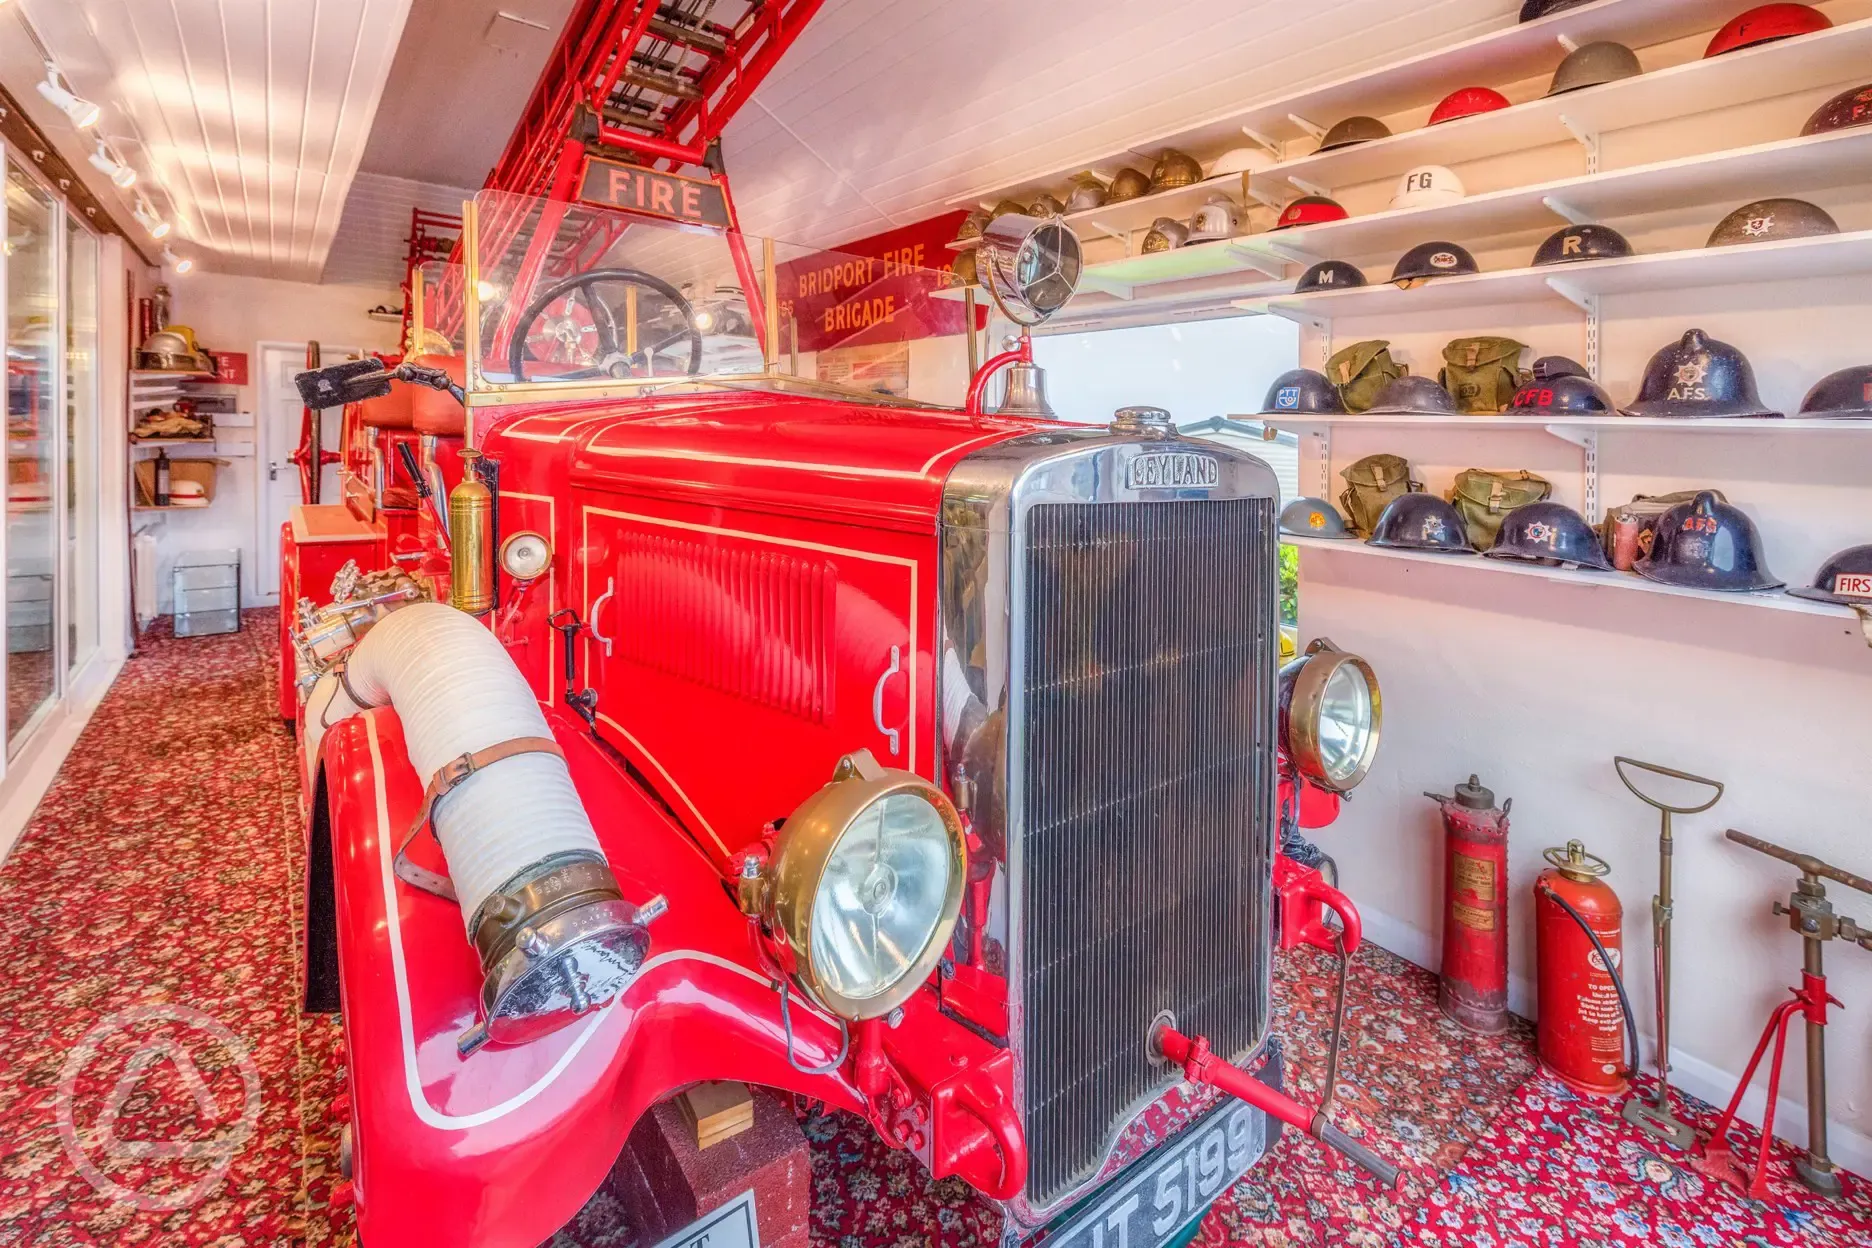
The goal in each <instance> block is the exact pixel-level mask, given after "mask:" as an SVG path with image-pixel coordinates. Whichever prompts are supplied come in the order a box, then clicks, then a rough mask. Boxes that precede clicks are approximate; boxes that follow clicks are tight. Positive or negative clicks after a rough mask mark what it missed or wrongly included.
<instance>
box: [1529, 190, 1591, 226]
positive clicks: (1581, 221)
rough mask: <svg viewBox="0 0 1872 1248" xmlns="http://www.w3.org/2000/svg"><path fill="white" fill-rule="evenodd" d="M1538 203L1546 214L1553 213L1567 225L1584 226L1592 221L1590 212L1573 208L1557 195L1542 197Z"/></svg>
mask: <svg viewBox="0 0 1872 1248" xmlns="http://www.w3.org/2000/svg"><path fill="white" fill-rule="evenodd" d="M1540 202H1541V203H1542V204H1543V205H1544V206H1545V207H1546V209H1547V211H1548V212H1551V213H1553V214H1554V216H1556V217H1559V218H1560V219H1561V220H1562V221H1565V222H1566V223H1567V224H1568V225H1586V224H1587V223H1589V222H1590V221H1592V219H1593V216H1592V214H1591V213H1590V212H1585V211H1582V210H1581V209H1578V208H1575V207H1574V206H1573V205H1572V204H1569V203H1567V202H1566V200H1564V199H1561V198H1560V197H1559V196H1557V195H1543V196H1541V201H1540Z"/></svg>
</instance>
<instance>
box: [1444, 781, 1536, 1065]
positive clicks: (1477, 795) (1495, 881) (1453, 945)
mask: <svg viewBox="0 0 1872 1248" xmlns="http://www.w3.org/2000/svg"><path fill="white" fill-rule="evenodd" d="M1424 796H1425V797H1427V798H1429V799H1430V800H1431V801H1433V802H1435V803H1436V804H1437V805H1438V806H1439V807H1440V808H1441V809H1442V812H1443V833H1444V837H1443V845H1444V872H1443V897H1444V913H1443V974H1442V983H1441V985H1440V986H1439V987H1438V989H1437V1005H1438V1007H1439V1008H1441V1009H1442V1011H1443V1012H1444V1013H1445V1014H1447V1015H1449V1017H1451V1018H1453V1019H1455V1020H1456V1022H1458V1023H1460V1024H1461V1025H1463V1026H1464V1027H1467V1028H1469V1030H1471V1031H1480V1032H1485V1033H1494V1032H1499V1031H1503V1030H1505V1029H1506V1028H1507V1026H1508V808H1509V807H1510V806H1512V805H1513V804H1514V802H1513V799H1510V800H1509V801H1507V802H1504V803H1502V806H1501V808H1500V809H1499V810H1498V809H1496V807H1495V794H1494V793H1493V792H1491V791H1490V790H1488V789H1487V788H1484V787H1483V785H1482V783H1481V782H1480V781H1479V780H1477V779H1476V778H1475V777H1474V776H1470V777H1469V783H1467V784H1459V785H1457V786H1456V793H1455V796H1453V797H1444V796H1442V795H1441V794H1438V793H1428V792H1427V793H1425V794H1424Z"/></svg>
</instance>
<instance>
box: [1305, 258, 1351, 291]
mask: <svg viewBox="0 0 1872 1248" xmlns="http://www.w3.org/2000/svg"><path fill="white" fill-rule="evenodd" d="M1363 285H1365V274H1364V273H1363V272H1362V271H1360V269H1359V267H1358V266H1357V265H1355V264H1348V263H1346V262H1345V261H1344V260H1322V261H1320V262H1319V263H1318V264H1316V265H1313V266H1312V267H1311V268H1309V269H1308V270H1307V271H1306V272H1304V273H1302V274H1301V275H1300V280H1299V281H1298V282H1295V283H1294V294H1296V295H1304V294H1309V293H1311V292H1313V291H1316V290H1351V289H1353V288H1355V287H1358V286H1363Z"/></svg>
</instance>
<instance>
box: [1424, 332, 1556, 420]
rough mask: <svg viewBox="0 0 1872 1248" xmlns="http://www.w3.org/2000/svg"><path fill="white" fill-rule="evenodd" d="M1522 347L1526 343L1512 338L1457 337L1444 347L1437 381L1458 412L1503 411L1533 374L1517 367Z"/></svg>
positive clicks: (1483, 412)
mask: <svg viewBox="0 0 1872 1248" xmlns="http://www.w3.org/2000/svg"><path fill="white" fill-rule="evenodd" d="M1525 350H1527V344H1526V343H1521V342H1516V341H1515V340H1514V339H1512V338H1458V339H1456V340H1455V341H1454V342H1452V343H1450V344H1449V345H1448V346H1446V347H1444V348H1443V371H1442V372H1440V373H1438V374H1437V380H1438V381H1440V382H1442V383H1443V388H1444V389H1445V390H1448V391H1449V392H1450V394H1451V395H1452V396H1453V397H1454V398H1455V400H1456V407H1457V409H1458V410H1460V411H1464V412H1469V413H1473V414H1475V415H1487V414H1493V413H1495V412H1505V411H1507V410H1508V405H1509V404H1510V403H1512V402H1514V396H1515V391H1516V390H1519V389H1520V388H1521V386H1522V384H1523V383H1524V382H1526V381H1528V380H1529V379H1530V378H1531V377H1532V376H1533V374H1531V373H1526V372H1523V371H1522V370H1521V369H1519V368H1517V367H1516V365H1517V363H1518V362H1519V361H1520V359H1521V353H1522V352H1523V351H1525Z"/></svg>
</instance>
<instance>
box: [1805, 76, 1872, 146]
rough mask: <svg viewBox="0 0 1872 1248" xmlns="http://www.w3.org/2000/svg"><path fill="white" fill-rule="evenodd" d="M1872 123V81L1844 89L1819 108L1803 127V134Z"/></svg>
mask: <svg viewBox="0 0 1872 1248" xmlns="http://www.w3.org/2000/svg"><path fill="white" fill-rule="evenodd" d="M1868 124H1872V82H1869V83H1867V84H1866V85H1865V86H1863V87H1854V88H1853V89H1852V90H1850V91H1842V92H1840V93H1839V94H1838V95H1836V96H1834V97H1833V98H1832V99H1830V100H1828V101H1827V102H1826V103H1824V104H1822V105H1821V106H1820V107H1819V108H1817V109H1815V110H1814V115H1813V116H1811V117H1809V118H1808V119H1807V124H1806V125H1804V126H1802V127H1801V133H1802V134H1824V133H1826V132H1827V131H1828V130H1845V129H1847V128H1848V127H1851V126H1863V125H1868Z"/></svg>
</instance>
